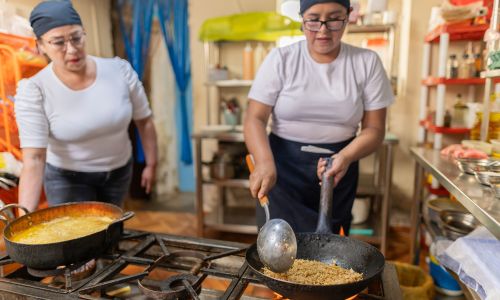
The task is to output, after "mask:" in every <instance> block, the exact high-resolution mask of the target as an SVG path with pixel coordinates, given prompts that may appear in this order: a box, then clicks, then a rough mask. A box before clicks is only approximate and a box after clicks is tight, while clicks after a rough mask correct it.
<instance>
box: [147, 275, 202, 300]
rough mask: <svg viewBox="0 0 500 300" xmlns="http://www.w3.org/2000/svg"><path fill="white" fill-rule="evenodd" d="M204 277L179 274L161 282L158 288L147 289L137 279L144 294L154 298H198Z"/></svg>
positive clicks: (163, 299) (162, 299)
mask: <svg viewBox="0 0 500 300" xmlns="http://www.w3.org/2000/svg"><path fill="white" fill-rule="evenodd" d="M204 278H205V277H204V276H202V277H198V276H195V275H192V274H179V275H174V276H170V277H169V278H167V279H166V280H165V281H163V282H161V284H160V290H153V289H149V288H147V287H145V286H144V285H142V283H141V281H139V288H140V289H141V290H142V292H143V293H144V295H146V296H147V297H151V298H154V299H161V300H165V299H198V295H199V294H200V293H201V282H202V281H203V279H204Z"/></svg>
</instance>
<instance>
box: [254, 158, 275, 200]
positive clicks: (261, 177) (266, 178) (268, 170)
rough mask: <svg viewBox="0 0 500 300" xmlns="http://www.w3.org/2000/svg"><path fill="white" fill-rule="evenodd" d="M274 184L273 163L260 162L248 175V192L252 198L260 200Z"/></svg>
mask: <svg viewBox="0 0 500 300" xmlns="http://www.w3.org/2000/svg"><path fill="white" fill-rule="evenodd" d="M274 184H276V167H275V165H274V162H273V161H270V162H260V163H258V164H256V165H255V169H254V171H253V172H252V173H251V174H250V192H251V193H252V197H254V198H257V199H261V198H262V197H264V196H266V195H267V194H268V193H269V191H270V190H271V188H272V187H273V186H274Z"/></svg>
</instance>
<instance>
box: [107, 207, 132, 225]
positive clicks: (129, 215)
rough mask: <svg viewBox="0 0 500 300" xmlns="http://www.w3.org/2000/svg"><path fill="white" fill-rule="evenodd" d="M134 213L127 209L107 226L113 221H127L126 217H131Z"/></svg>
mask: <svg viewBox="0 0 500 300" xmlns="http://www.w3.org/2000/svg"><path fill="white" fill-rule="evenodd" d="M134 215H135V213H134V212H133V211H127V212H125V213H124V214H123V215H122V216H121V218H119V219H116V220H114V221H113V223H111V224H109V226H111V225H113V224H115V223H120V222H124V221H127V220H128V219H130V218H132V217H133V216H134ZM109 226H108V227H109Z"/></svg>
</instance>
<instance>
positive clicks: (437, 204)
mask: <svg viewBox="0 0 500 300" xmlns="http://www.w3.org/2000/svg"><path fill="white" fill-rule="evenodd" d="M427 207H428V216H429V219H430V220H431V221H434V222H435V223H439V222H440V217H439V213H440V212H442V211H443V210H454V211H462V212H467V209H466V208H465V207H464V206H463V205H462V204H460V202H458V201H457V200H452V199H450V198H444V197H443V198H435V199H431V200H429V201H427Z"/></svg>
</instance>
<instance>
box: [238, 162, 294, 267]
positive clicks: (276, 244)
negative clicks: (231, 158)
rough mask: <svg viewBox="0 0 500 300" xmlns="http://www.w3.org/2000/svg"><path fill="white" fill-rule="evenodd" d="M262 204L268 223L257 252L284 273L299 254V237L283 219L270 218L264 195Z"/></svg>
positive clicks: (261, 258)
mask: <svg viewBox="0 0 500 300" xmlns="http://www.w3.org/2000/svg"><path fill="white" fill-rule="evenodd" d="M246 162H247V165H248V169H249V170H250V173H251V172H253V170H254V161H253V157H252V155H251V154H248V155H247V156H246ZM259 203H260V206H262V208H264V212H265V213H266V223H265V224H264V226H262V228H261V229H260V231H259V234H258V235H257V253H258V254H259V258H260V260H261V261H262V263H263V264H264V265H265V266H266V267H268V268H269V269H270V270H271V271H273V272H276V273H283V272H286V271H288V269H290V268H291V267H292V265H293V262H294V260H295V257H296V256H297V239H296V237H295V233H294V232H293V229H292V227H291V226H290V224H288V222H287V221H285V220H283V219H272V220H269V219H270V215H269V199H268V198H267V196H264V197H262V198H260V199H259Z"/></svg>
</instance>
